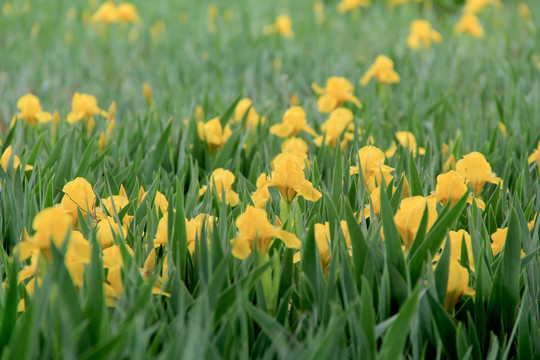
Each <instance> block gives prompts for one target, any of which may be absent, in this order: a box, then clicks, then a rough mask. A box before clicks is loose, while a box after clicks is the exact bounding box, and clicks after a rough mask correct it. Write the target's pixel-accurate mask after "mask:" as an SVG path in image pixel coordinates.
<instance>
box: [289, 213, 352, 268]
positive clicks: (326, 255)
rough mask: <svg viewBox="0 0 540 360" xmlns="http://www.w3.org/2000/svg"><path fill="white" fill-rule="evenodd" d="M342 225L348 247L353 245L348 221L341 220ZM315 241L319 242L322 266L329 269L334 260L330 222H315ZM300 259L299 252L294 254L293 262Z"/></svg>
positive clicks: (318, 247)
mask: <svg viewBox="0 0 540 360" xmlns="http://www.w3.org/2000/svg"><path fill="white" fill-rule="evenodd" d="M340 227H341V231H342V233H343V235H344V236H345V239H346V240H345V241H346V244H347V246H348V247H350V246H351V238H350V236H349V229H348V227H347V222H346V221H345V220H341V221H340ZM315 242H316V243H317V249H318V251H319V257H320V261H321V268H322V269H323V272H326V271H328V266H329V265H330V261H331V260H332V252H331V249H330V244H331V243H332V238H331V237H330V224H329V223H328V222H325V223H324V224H315ZM298 261H300V253H299V252H297V253H296V254H294V257H293V262H295V263H296V262H298Z"/></svg>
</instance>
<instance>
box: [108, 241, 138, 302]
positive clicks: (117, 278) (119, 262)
mask: <svg viewBox="0 0 540 360" xmlns="http://www.w3.org/2000/svg"><path fill="white" fill-rule="evenodd" d="M125 246H126V248H127V250H128V252H129V254H130V255H131V256H133V250H132V249H131V248H130V247H129V246H127V245H125ZM123 266H124V259H123V258H122V252H121V251H120V248H119V247H118V246H117V245H113V246H111V247H108V248H106V249H103V267H104V268H105V269H107V270H108V272H107V283H105V296H106V301H107V306H110V307H114V300H115V299H118V298H120V296H122V293H123V292H124V284H123V281H122V267H123Z"/></svg>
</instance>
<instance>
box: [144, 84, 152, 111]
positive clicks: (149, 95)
mask: <svg viewBox="0 0 540 360" xmlns="http://www.w3.org/2000/svg"><path fill="white" fill-rule="evenodd" d="M142 93H143V96H144V99H145V100H146V103H147V104H148V105H149V106H150V105H152V87H151V86H150V84H149V83H147V82H145V83H144V84H143V86H142Z"/></svg>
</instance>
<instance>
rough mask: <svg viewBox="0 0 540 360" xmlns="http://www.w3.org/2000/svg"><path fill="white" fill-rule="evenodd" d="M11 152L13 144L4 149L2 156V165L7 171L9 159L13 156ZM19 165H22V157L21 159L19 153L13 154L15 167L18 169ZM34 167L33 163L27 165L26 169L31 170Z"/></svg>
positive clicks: (0, 162) (0, 163)
mask: <svg viewBox="0 0 540 360" xmlns="http://www.w3.org/2000/svg"><path fill="white" fill-rule="evenodd" d="M11 153H12V150H11V145H9V146H8V147H7V148H6V150H4V153H3V154H2V157H1V158H0V166H2V168H4V171H7V166H8V163H9V159H10V158H11ZM19 166H21V159H19V157H18V156H17V155H13V169H14V170H16V169H18V168H19ZM33 168H34V167H33V166H32V165H26V166H25V168H24V170H25V171H30V170H32V169H33Z"/></svg>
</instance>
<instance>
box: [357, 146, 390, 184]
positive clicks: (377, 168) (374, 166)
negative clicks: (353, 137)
mask: <svg viewBox="0 0 540 360" xmlns="http://www.w3.org/2000/svg"><path fill="white" fill-rule="evenodd" d="M358 159H359V161H360V167H361V168H362V176H363V178H364V183H365V185H366V188H367V189H368V191H369V192H370V193H371V192H372V191H373V190H374V189H375V188H376V187H377V186H378V185H380V183H381V179H382V178H381V176H382V177H384V180H385V183H386V184H387V185H388V183H390V181H391V180H392V178H393V176H392V175H391V174H390V172H392V171H393V170H394V168H391V167H390V166H387V165H384V161H385V156H384V153H383V152H382V150H381V149H379V148H377V147H375V146H372V145H367V146H364V147H363V148H361V149H360V150H358ZM359 171H360V170H359V167H358V166H351V169H350V174H351V175H354V174H358V173H359ZM381 174H382V175H381Z"/></svg>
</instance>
